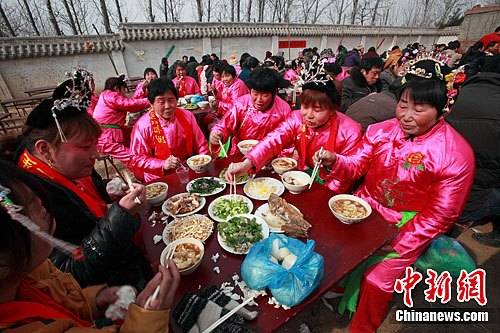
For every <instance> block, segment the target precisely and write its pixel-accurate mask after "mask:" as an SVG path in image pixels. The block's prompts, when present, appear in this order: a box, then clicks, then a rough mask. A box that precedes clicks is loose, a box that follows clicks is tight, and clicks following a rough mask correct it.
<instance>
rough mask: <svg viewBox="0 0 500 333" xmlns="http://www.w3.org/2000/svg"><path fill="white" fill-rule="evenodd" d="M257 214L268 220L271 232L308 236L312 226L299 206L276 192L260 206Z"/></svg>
mask: <svg viewBox="0 0 500 333" xmlns="http://www.w3.org/2000/svg"><path fill="white" fill-rule="evenodd" d="M255 215H256V216H259V217H262V219H263V220H264V221H266V223H267V225H268V226H269V230H271V232H276V233H282V232H284V233H286V234H287V235H289V236H292V237H302V238H307V231H308V230H309V228H310V227H311V225H310V224H309V222H307V221H306V219H305V218H304V215H303V214H302V213H301V211H300V210H299V209H298V208H297V207H295V206H294V205H292V204H289V203H288V202H287V201H286V200H285V199H283V198H280V197H279V196H277V195H276V194H271V196H270V197H269V202H268V203H266V204H263V205H262V206H260V207H259V208H258V209H257V210H256V211H255Z"/></svg>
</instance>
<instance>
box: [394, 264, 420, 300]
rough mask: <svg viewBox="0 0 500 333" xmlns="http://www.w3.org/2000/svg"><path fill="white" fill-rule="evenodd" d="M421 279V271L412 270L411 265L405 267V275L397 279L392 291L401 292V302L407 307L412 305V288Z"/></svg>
mask: <svg viewBox="0 0 500 333" xmlns="http://www.w3.org/2000/svg"><path fill="white" fill-rule="evenodd" d="M421 280H422V273H420V272H415V271H413V267H406V271H405V276H404V277H403V278H402V279H397V280H396V284H395V285H394V291H395V292H397V293H399V294H403V293H404V297H403V302H404V303H405V305H406V306H407V307H409V308H412V307H413V298H412V295H411V292H412V290H413V289H414V288H415V287H416V286H417V284H418V283H419V282H420V281H421Z"/></svg>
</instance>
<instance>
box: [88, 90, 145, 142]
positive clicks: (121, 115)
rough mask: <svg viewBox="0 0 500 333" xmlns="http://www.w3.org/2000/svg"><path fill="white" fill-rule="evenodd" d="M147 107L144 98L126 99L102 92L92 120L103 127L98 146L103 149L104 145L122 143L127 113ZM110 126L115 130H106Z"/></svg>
mask: <svg viewBox="0 0 500 333" xmlns="http://www.w3.org/2000/svg"><path fill="white" fill-rule="evenodd" d="M149 106H150V104H149V101H148V100H147V99H146V98H140V99H135V98H128V97H125V96H123V95H122V94H121V93H119V92H116V91H112V90H104V91H103V92H102V93H101V95H100V96H99V101H98V102H97V105H96V107H95V109H94V114H93V117H94V119H95V120H96V121H97V122H98V123H99V124H101V126H103V129H102V133H101V136H100V137H99V142H98V146H99V147H104V146H106V144H112V143H115V142H118V143H123V142H124V138H123V131H122V130H121V128H123V126H125V118H126V116H127V112H138V111H142V110H144V109H147V108H148V107H149ZM110 125H111V126H113V127H115V126H116V127H117V128H106V127H107V126H110ZM103 151H104V150H103ZM104 152H105V151H104Z"/></svg>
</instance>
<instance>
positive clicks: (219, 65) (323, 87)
mask: <svg viewBox="0 0 500 333" xmlns="http://www.w3.org/2000/svg"><path fill="white" fill-rule="evenodd" d="M103 88H104V89H103V90H102V91H101V92H100V93H99V94H97V93H96V92H95V87H94V82H93V78H92V74H91V73H89V72H88V71H86V70H84V69H78V70H76V71H75V72H74V73H72V76H71V77H70V78H69V79H68V80H66V81H65V82H63V83H62V84H61V85H60V86H59V87H58V88H57V89H56V90H55V91H54V93H53V95H52V98H49V99H47V100H45V101H43V102H42V103H40V104H39V105H38V106H37V107H35V108H34V110H33V111H32V112H31V113H30V114H29V116H28V118H27V120H26V124H25V126H24V128H23V132H22V134H21V135H20V136H19V137H17V138H15V140H10V141H9V140H5V141H6V142H5V143H4V144H3V145H2V147H3V148H2V155H3V160H2V161H0V169H1V172H0V206H1V208H0V214H1V220H2V233H0V329H2V330H5V331H6V332H28V331H30V332H69V331H71V332H73V328H77V327H79V328H81V329H80V330H78V332H87V331H88V332H94V331H96V332H97V331H105V332H118V331H119V332H139V331H140V332H146V331H147V332H165V331H166V330H167V329H168V320H169V315H168V313H169V310H170V309H171V308H172V306H173V305H174V304H173V300H174V295H175V293H176V290H177V287H178V285H179V283H182V281H181V278H180V276H179V272H178V270H177V268H176V266H175V263H174V262H173V261H170V262H169V265H168V268H165V267H163V266H161V265H160V266H159V267H153V269H152V268H151V267H150V265H149V264H148V262H147V260H146V259H145V257H144V254H143V245H144V244H142V239H141V237H140V224H141V219H143V218H144V216H145V214H146V211H147V209H148V207H147V205H146V200H145V188H144V186H143V185H141V184H140V183H141V182H151V181H153V180H155V179H158V178H161V177H163V176H165V175H168V174H169V173H172V172H174V170H175V169H176V168H177V167H179V166H180V165H181V164H183V163H184V162H185V161H186V159H187V158H189V157H190V156H193V155H196V154H212V155H213V156H217V155H218V154H219V151H220V149H222V146H224V145H225V144H226V143H228V144H230V149H229V152H228V155H230V156H234V157H238V154H239V153H238V149H237V143H238V142H240V141H242V140H246V139H254V140H258V141H259V142H258V144H257V145H256V146H255V147H254V148H253V149H252V150H250V152H248V153H247V154H246V155H245V156H243V157H242V158H241V161H239V162H234V163H231V164H230V165H229V168H228V171H227V173H226V180H227V181H229V182H231V181H233V180H234V177H236V176H237V175H239V174H241V173H244V172H255V171H256V170H260V169H261V168H262V167H263V166H265V165H266V164H267V163H268V162H269V161H270V160H271V159H272V158H274V157H276V156H291V157H293V158H294V159H296V160H297V161H298V168H299V169H301V170H307V169H312V168H313V167H314V165H315V163H317V162H318V161H319V160H321V161H322V163H321V168H320V170H319V177H320V178H321V179H322V180H323V181H324V186H327V187H328V188H329V189H330V190H331V191H332V193H334V194H339V193H354V194H355V195H357V196H359V197H361V198H363V199H365V200H366V201H367V202H368V203H369V204H370V206H371V207H372V208H373V209H374V210H376V211H377V212H378V213H379V214H380V215H381V216H382V217H383V218H384V219H385V220H386V221H387V223H389V224H394V225H396V226H397V227H398V228H399V232H398V234H397V236H396V238H395V239H394V240H392V241H391V242H390V244H387V245H386V246H385V247H384V249H383V250H384V251H386V252H387V253H392V252H394V253H396V256H393V257H391V258H390V259H387V260H384V261H382V262H379V263H377V264H375V265H373V266H372V267H371V268H370V269H369V270H368V271H366V272H365V274H364V278H363V282H362V286H361V294H360V299H359V302H358V307H357V311H356V312H355V314H354V317H353V318H352V321H351V324H350V330H351V331H352V332H374V331H376V329H377V328H378V327H379V326H380V324H381V323H382V321H383V320H384V318H385V317H386V315H387V313H388V311H389V305H390V301H391V299H392V294H393V290H394V283H395V280H396V279H397V278H399V277H400V276H401V275H402V273H403V272H404V270H405V268H406V267H407V266H410V265H412V264H413V263H415V261H416V260H417V259H418V257H419V256H420V255H421V254H422V253H423V252H424V251H425V250H426V248H427V247H428V246H429V244H430V243H431V241H432V240H434V239H436V238H437V237H439V236H440V235H442V234H444V233H446V232H448V231H450V229H451V228H452V227H453V226H454V225H455V223H456V222H457V221H459V222H460V223H469V222H471V221H472V222H474V223H480V222H482V221H492V222H493V231H492V232H491V233H487V234H476V235H474V237H475V239H476V240H477V241H479V242H481V243H483V244H486V245H489V246H495V247H499V246H500V183H499V182H500V153H499V151H498V149H497V147H496V146H495V145H496V143H497V139H498V137H499V133H500V128H499V126H498V123H499V121H500V115H499V112H498V111H499V108H498V106H499V105H500V27H499V28H498V29H497V30H496V31H495V32H492V33H491V34H488V35H486V36H484V37H483V38H482V39H481V40H480V41H478V42H477V43H476V44H474V45H473V46H471V47H470V48H469V49H468V50H467V51H466V52H463V50H462V49H461V45H460V43H459V42H458V41H452V42H450V43H448V45H434V46H432V47H431V48H426V47H425V46H424V45H421V44H419V43H414V44H411V45H407V46H406V47H405V48H400V47H398V46H393V47H392V48H391V49H390V50H388V51H386V52H383V53H382V54H378V50H377V49H376V48H375V47H370V48H368V49H367V51H366V52H365V49H364V46H363V45H358V46H356V47H355V48H353V49H352V50H347V49H346V48H345V47H344V46H342V45H340V46H339V47H338V49H337V50H336V52H333V51H332V50H331V49H325V50H323V51H321V52H318V49H317V48H308V49H304V50H303V51H301V52H300V54H299V56H298V57H297V58H296V59H293V60H292V61H289V62H286V61H285V60H284V58H283V57H282V56H275V55H272V54H271V52H267V53H266V55H265V57H264V58H263V59H262V61H260V60H259V59H258V58H257V57H254V56H252V55H250V54H249V53H243V54H242V55H241V58H240V60H239V61H237V58H236V56H231V57H229V58H228V59H219V58H218V57H217V55H215V54H212V55H205V56H203V57H202V60H201V62H199V63H198V62H197V60H196V58H195V57H193V56H191V57H188V56H184V57H182V59H181V60H178V61H175V62H174V63H173V64H172V65H171V66H169V62H168V59H167V58H163V59H162V60H161V65H160V68H159V75H158V74H157V72H156V70H155V69H153V68H146V69H145V70H144V80H143V81H142V82H140V83H139V84H138V85H137V88H136V90H135V92H133V94H129V93H128V92H127V91H126V88H127V84H126V79H125V76H118V77H110V78H108V79H107V80H106V82H105V85H104V87H103ZM189 95H191V96H192V95H202V96H205V98H206V99H207V100H208V101H209V103H210V106H211V112H209V113H208V114H206V115H204V117H203V118H202V119H197V118H196V117H195V116H194V115H193V113H192V112H190V111H189V110H185V109H184V108H182V107H181V106H179V105H180V104H179V101H180V100H181V99H186V98H187V97H188V96H189ZM291 96H293V98H291ZM127 115H129V117H127ZM130 115H132V117H130ZM133 115H136V116H135V117H134V116H133ZM127 126H128V127H129V129H130V128H131V130H129V129H127ZM103 155H107V156H111V157H112V158H114V159H116V160H119V161H121V162H122V163H123V164H124V165H125V166H126V167H127V168H129V169H130V170H131V172H133V174H134V176H135V178H136V179H137V180H138V182H137V183H131V184H130V185H128V186H125V187H123V188H118V189H111V187H110V186H107V184H106V180H103V179H102V178H101V177H100V176H99V174H97V173H96V171H95V170H94V163H95V161H96V159H97V158H98V157H99V156H103ZM469 192H470V195H469ZM137 199H139V200H137ZM153 271H158V272H157V273H156V274H154V273H153ZM122 285H131V286H133V287H134V288H135V289H136V291H137V292H138V295H137V299H136V301H135V303H133V304H132V305H131V306H130V307H129V309H128V311H127V314H126V315H125V317H124V318H123V320H122V321H121V324H117V323H106V324H105V325H103V324H102V323H101V324H97V322H96V319H98V318H100V317H102V315H103V311H104V310H105V309H106V308H107V306H108V305H110V304H113V303H114V302H115V301H116V299H117V295H116V292H117V290H118V286H122ZM157 286H160V292H159V293H158V295H155V297H153V293H154V291H155V289H156V288H157ZM75 332H76V331H75Z"/></svg>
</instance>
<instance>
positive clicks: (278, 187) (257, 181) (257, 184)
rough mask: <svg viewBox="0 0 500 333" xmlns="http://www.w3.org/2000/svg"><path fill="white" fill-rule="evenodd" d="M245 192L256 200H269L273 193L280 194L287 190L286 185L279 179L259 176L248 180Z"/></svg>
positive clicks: (244, 188)
mask: <svg viewBox="0 0 500 333" xmlns="http://www.w3.org/2000/svg"><path fill="white" fill-rule="evenodd" d="M243 192H245V194H246V195H248V196H249V197H250V198H252V199H255V200H268V199H269V196H270V195H271V194H272V193H274V194H276V195H278V196H280V195H282V194H283V192H285V187H284V186H283V184H282V183H281V182H280V181H279V180H277V179H274V178H271V177H259V178H254V179H252V180H250V181H249V182H247V183H246V184H245V186H244V187H243Z"/></svg>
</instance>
